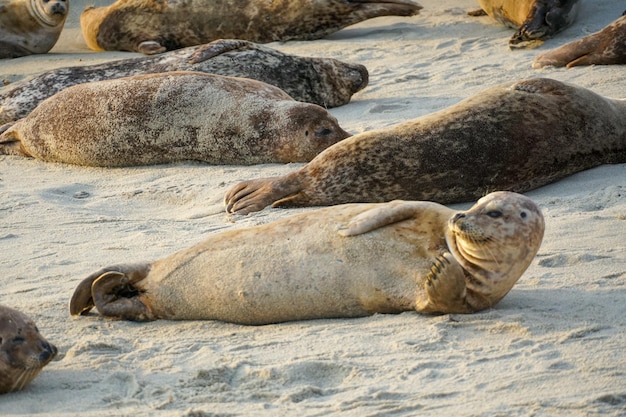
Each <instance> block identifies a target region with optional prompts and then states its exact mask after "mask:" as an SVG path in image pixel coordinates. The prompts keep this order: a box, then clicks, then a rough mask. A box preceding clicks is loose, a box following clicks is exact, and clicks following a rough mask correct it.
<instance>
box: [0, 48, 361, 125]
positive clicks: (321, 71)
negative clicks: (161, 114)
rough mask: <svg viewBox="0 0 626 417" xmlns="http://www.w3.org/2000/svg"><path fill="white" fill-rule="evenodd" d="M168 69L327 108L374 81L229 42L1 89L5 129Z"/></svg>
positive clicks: (352, 67)
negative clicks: (64, 95)
mask: <svg viewBox="0 0 626 417" xmlns="http://www.w3.org/2000/svg"><path fill="white" fill-rule="evenodd" d="M168 71H198V72H206V73H212V74H218V75H226V76H231V77H244V78H252V79H254V80H258V81H263V82H265V83H268V84H271V85H274V86H276V87H278V88H280V89H281V90H283V91H285V92H286V93H287V94H289V95H290V96H291V97H293V98H294V99H295V100H297V101H304V102H307V103H313V104H318V105H320V106H322V107H326V108H330V107H337V106H341V105H344V104H346V103H348V102H349V101H350V98H351V97H352V95H353V94H354V93H356V92H357V91H360V90H361V89H363V88H365V86H366V85H367V83H368V79H369V77H368V72H367V69H366V68H365V67H364V66H363V65H359V64H351V63H345V62H341V61H338V60H336V59H332V58H309V57H301V56H297V55H289V54H284V53H282V52H279V51H277V50H275V49H272V48H268V47H266V46H262V45H257V44H255V43H252V42H248V41H242V40H233V39H227V40H224V39H223V40H218V41H214V42H211V43H209V44H204V45H199V46H192V47H188V48H184V49H179V50H176V51H171V52H167V53H164V54H161V55H154V56H148V57H143V58H129V59H123V60H119V61H113V62H106V63H103V64H97V65H87V66H76V67H65V68H58V69H54V70H51V71H47V72H44V73H41V74H39V75H37V76H35V77H32V78H29V79H26V80H20V81H18V82H15V83H13V84H9V85H7V86H5V87H0V125H2V124H4V123H9V122H12V121H15V120H18V119H21V118H23V117H26V116H27V115H28V114H29V113H30V112H31V111H32V110H33V109H34V108H35V107H36V106H37V105H38V104H39V103H40V102H41V101H43V100H44V99H46V98H48V97H50V96H52V95H53V94H55V93H58V92H59V91H61V90H63V89H65V88H67V87H70V86H72V85H76V84H81V83H84V82H92V81H101V80H106V79H113V78H122V77H128V76H133V75H140V74H149V73H159V72H168Z"/></svg>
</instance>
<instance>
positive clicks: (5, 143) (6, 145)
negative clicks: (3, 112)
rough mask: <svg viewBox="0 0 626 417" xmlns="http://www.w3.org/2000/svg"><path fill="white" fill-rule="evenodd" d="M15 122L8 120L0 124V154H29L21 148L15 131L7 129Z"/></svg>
mask: <svg viewBox="0 0 626 417" xmlns="http://www.w3.org/2000/svg"><path fill="white" fill-rule="evenodd" d="M15 123H17V122H9V123H6V124H4V125H2V126H0V155H18V156H31V155H30V154H28V153H26V152H25V151H24V149H23V148H22V142H21V141H20V139H19V138H18V137H17V132H15V131H13V132H11V131H9V129H10V128H11V126H13V125H14V124H15ZM5 132H6V133H5Z"/></svg>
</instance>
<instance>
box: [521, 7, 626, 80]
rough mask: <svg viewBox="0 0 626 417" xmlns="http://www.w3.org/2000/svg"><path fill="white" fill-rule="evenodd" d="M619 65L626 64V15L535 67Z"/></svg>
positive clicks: (551, 53)
mask: <svg viewBox="0 0 626 417" xmlns="http://www.w3.org/2000/svg"><path fill="white" fill-rule="evenodd" d="M616 64H617V65H623V64H626V15H624V16H622V17H620V18H619V19H617V20H616V21H614V22H613V23H611V24H610V25H608V26H606V27H605V28H604V29H602V30H600V31H599V32H596V33H592V34H591V35H589V36H585V37H583V38H581V39H578V40H575V41H573V42H570V43H567V44H565V45H563V46H561V47H559V48H556V49H553V50H551V51H548V52H545V53H543V54H541V55H539V56H538V57H537V58H535V60H534V61H533V64H532V66H533V68H542V67H545V66H548V65H552V66H554V67H563V66H566V67H567V68H571V67H575V66H578V65H616Z"/></svg>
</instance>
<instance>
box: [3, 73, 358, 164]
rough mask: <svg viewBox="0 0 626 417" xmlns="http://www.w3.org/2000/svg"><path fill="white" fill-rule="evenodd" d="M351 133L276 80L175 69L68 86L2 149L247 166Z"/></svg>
mask: <svg viewBox="0 0 626 417" xmlns="http://www.w3.org/2000/svg"><path fill="white" fill-rule="evenodd" d="M2 129H6V130H5V131H4V133H2V132H1V131H2ZM348 136H349V133H347V132H346V131H344V130H343V129H341V127H339V125H338V123H337V120H336V119H335V118H334V117H332V116H331V115H330V114H329V113H328V112H327V111H326V110H325V109H323V108H322V107H320V106H317V105H315V104H309V103H300V102H298V101H295V100H293V99H292V98H291V97H289V96H288V95H287V94H286V93H285V92H283V91H282V90H280V89H278V88H276V87H273V86H271V85H269V84H265V83H262V82H260V81H254V80H249V79H245V78H233V77H224V76H220V75H212V74H205V73H200V72H169V73H162V74H147V75H137V76H134V77H126V78H118V79H114V80H107V81H97V82H93V83H84V84H78V85H75V86H73V87H69V88H66V89H65V90H63V91H61V92H60V93H57V94H55V95H54V96H52V97H50V98H49V99H47V100H45V101H43V102H42V103H41V104H40V105H39V106H37V108H36V109H35V110H33V112H32V113H31V114H29V115H28V116H27V117H26V118H24V119H20V120H18V121H17V122H15V123H14V124H13V125H12V126H10V127H8V128H0V153H5V154H9V155H11V154H12V155H22V156H31V157H33V158H38V159H41V160H43V161H49V162H64V163H68V164H76V165H86V166H99V167H121V166H133V165H149V164H161V163H166V162H175V161H187V160H195V161H203V162H207V163H211V164H245V165H248V164H261V163H270V162H298V161H300V162H302V161H308V160H311V159H312V158H313V157H314V156H315V155H317V154H318V153H319V152H321V151H322V150H323V149H325V148H327V147H328V146H330V145H332V144H334V143H336V142H338V141H340V140H342V139H344V138H346V137H348Z"/></svg>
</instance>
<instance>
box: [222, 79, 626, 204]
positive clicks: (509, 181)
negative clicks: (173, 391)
mask: <svg viewBox="0 0 626 417" xmlns="http://www.w3.org/2000/svg"><path fill="white" fill-rule="evenodd" d="M621 162H626V101H623V100H614V99H609V98H605V97H602V96H600V95H598V94H595V93H593V92H592V91H590V90H587V89H585V88H582V87H577V86H574V85H569V84H565V83H561V82H559V81H555V80H550V79H544V78H537V79H530V80H525V81H518V82H513V83H506V84H502V85H499V86H496V87H493V88H491V89H488V90H486V91H484V92H482V93H480V94H477V95H476V96H473V97H470V98H468V99H466V100H464V101H462V102H460V103H458V104H456V105H454V106H452V107H450V108H448V109H445V110H442V111H439V112H436V113H433V114H430V115H426V116H423V117H420V118H418V119H416V120H414V121H410V122H407V123H403V124H400V125H397V126H395V127H392V128H389V129H384V130H377V131H371V132H364V133H361V134H358V135H355V136H353V137H351V138H349V139H346V140H345V141H342V142H340V143H338V144H336V145H334V146H331V147H330V148H328V149H327V150H326V151H324V152H322V153H321V154H319V155H318V156H317V157H316V158H315V159H313V160H312V161H311V162H310V163H308V164H307V165H305V166H304V167H302V168H301V169H299V170H298V171H295V172H293V173H290V174H288V175H285V176H283V177H276V178H266V179H257V180H251V181H245V182H242V183H240V184H237V185H236V186H235V187H234V188H232V189H231V190H230V191H229V192H228V193H227V194H226V196H225V203H226V206H227V210H228V211H229V212H231V213H241V214H244V213H249V212H253V211H257V210H261V209H263V207H265V206H267V205H269V204H272V205H273V206H274V207H295V206H318V205H332V204H341V203H348V202H379V201H389V200H394V199H405V200H431V201H437V202H439V203H452V202H463V201H471V200H474V199H476V198H478V197H480V196H482V195H484V194H485V193H486V192H489V191H491V190H508V191H517V192H524V191H526V190H530V189H533V188H536V187H539V186H541V185H544V184H548V183H550V182H553V181H556V180H558V179H561V178H563V177H565V176H567V175H570V174H573V173H575V172H578V171H582V170H584V169H588V168H592V167H595V166H597V165H601V164H611V163H621Z"/></svg>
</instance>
